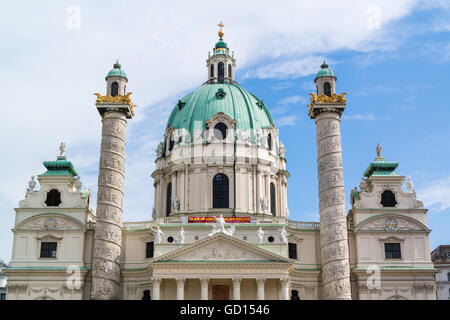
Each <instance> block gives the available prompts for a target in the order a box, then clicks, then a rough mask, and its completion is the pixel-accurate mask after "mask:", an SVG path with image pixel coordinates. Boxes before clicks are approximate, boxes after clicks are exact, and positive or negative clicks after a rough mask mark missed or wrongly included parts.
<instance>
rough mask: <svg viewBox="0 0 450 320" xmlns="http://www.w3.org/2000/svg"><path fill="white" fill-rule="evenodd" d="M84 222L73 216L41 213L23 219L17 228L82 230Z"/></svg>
mask: <svg viewBox="0 0 450 320" xmlns="http://www.w3.org/2000/svg"><path fill="white" fill-rule="evenodd" d="M81 229H83V226H82V224H81V223H80V222H79V221H76V220H74V219H72V218H69V217H66V216H64V215H59V214H40V215H37V216H32V217H30V218H28V219H26V220H25V221H22V222H21V223H20V224H19V225H18V226H17V227H16V228H15V230H47V231H53V230H54V231H59V230H81Z"/></svg>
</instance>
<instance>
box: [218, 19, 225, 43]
mask: <svg viewBox="0 0 450 320" xmlns="http://www.w3.org/2000/svg"><path fill="white" fill-rule="evenodd" d="M218 26H219V27H220V30H219V32H218V34H219V37H220V38H221V39H222V37H223V35H224V33H223V31H222V28H223V27H225V25H224V24H223V22H222V21H220V22H219V24H218Z"/></svg>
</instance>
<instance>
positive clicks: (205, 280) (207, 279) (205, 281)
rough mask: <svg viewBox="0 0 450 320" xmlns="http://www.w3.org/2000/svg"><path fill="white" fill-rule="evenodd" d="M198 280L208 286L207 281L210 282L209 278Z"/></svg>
mask: <svg viewBox="0 0 450 320" xmlns="http://www.w3.org/2000/svg"><path fill="white" fill-rule="evenodd" d="M199 280H200V282H201V283H205V284H208V283H209V281H210V279H209V278H200V279H199Z"/></svg>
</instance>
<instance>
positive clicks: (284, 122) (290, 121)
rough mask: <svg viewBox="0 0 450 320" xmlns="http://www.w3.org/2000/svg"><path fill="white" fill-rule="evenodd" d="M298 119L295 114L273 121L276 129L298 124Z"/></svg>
mask: <svg viewBox="0 0 450 320" xmlns="http://www.w3.org/2000/svg"><path fill="white" fill-rule="evenodd" d="M298 121H299V120H298V117H297V115H295V114H292V115H287V116H283V117H279V118H277V119H276V120H275V123H276V124H277V126H278V128H281V127H285V126H294V125H296V124H297V123H298Z"/></svg>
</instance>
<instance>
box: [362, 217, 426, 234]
mask: <svg viewBox="0 0 450 320" xmlns="http://www.w3.org/2000/svg"><path fill="white" fill-rule="evenodd" d="M356 231H387V232H389V231H391V232H395V231H427V232H428V231H429V229H428V228H427V227H426V226H424V225H423V224H422V223H420V222H419V221H417V220H414V219H411V218H408V217H404V216H400V215H382V216H380V217H374V218H369V219H367V220H364V221H362V222H360V223H359V224H358V225H357V226H356Z"/></svg>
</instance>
